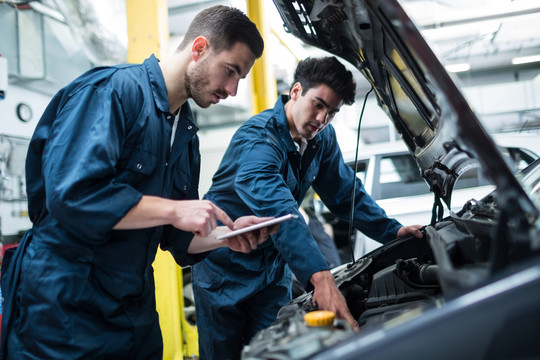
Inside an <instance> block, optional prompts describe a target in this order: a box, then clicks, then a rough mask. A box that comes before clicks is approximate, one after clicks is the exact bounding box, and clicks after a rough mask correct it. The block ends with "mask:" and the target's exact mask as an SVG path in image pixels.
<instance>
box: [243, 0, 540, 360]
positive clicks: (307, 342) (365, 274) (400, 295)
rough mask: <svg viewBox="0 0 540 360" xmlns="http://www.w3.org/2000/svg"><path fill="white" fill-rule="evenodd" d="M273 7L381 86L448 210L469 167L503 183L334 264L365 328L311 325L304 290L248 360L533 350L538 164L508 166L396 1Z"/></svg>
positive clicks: (261, 335) (501, 355) (290, 26)
mask: <svg viewBox="0 0 540 360" xmlns="http://www.w3.org/2000/svg"><path fill="white" fill-rule="evenodd" d="M274 2H275V4H276V6H277V8H278V9H279V11H280V13H281V16H282V18H283V21H284V24H285V28H286V29H287V30H288V31H290V32H291V33H293V34H294V35H296V36H297V37H299V38H300V39H302V40H304V41H305V42H306V43H308V44H311V45H315V46H317V47H319V48H322V49H324V50H327V51H329V52H331V53H333V54H335V55H337V56H340V57H342V58H344V59H346V60H347V61H349V62H351V63H352V64H353V65H354V66H356V68H358V70H359V71H360V72H361V73H362V74H363V75H364V76H365V77H366V79H367V80H368V81H369V82H370V83H371V84H372V85H373V88H374V92H375V94H376V96H377V100H378V103H379V105H380V106H381V108H382V109H383V110H384V111H385V112H386V113H387V114H388V116H389V117H390V119H391V120H392V121H393V123H394V124H395V126H396V128H397V130H398V131H399V132H400V133H401V135H402V137H403V140H404V142H405V143H406V145H407V147H408V149H409V151H410V153H411V155H412V156H413V158H414V159H415V160H416V162H417V164H418V167H419V169H420V171H421V174H422V176H423V178H424V179H425V180H426V182H427V183H428V184H429V186H430V188H431V190H432V191H433V192H434V193H435V194H436V195H437V196H438V197H439V198H441V199H443V200H444V201H445V202H446V203H447V205H448V206H450V198H451V190H452V188H453V185H454V183H455V182H456V179H457V178H458V177H459V176H460V175H461V174H463V173H464V172H466V171H467V170H469V169H471V168H477V169H479V171H482V172H483V175H484V176H485V177H487V178H488V179H490V180H491V182H492V183H493V185H495V187H496V189H495V190H494V191H493V192H491V193H490V194H488V195H487V196H485V197H483V198H482V199H480V200H475V199H473V200H469V201H467V202H466V203H465V204H464V206H463V208H462V209H461V210H459V211H457V212H450V215H449V216H447V217H445V218H442V219H439V220H436V221H432V224H430V225H428V226H426V227H424V228H422V229H421V231H422V233H423V237H422V238H417V237H414V236H405V237H400V238H397V239H395V240H393V241H391V242H388V243H386V244H384V245H382V246H380V247H378V248H376V249H375V250H373V251H371V252H368V253H366V254H364V255H363V256H362V257H361V258H360V259H358V260H355V261H352V262H350V263H347V264H343V265H341V266H338V267H336V268H334V269H332V275H333V277H334V279H335V282H336V285H337V287H338V289H339V291H340V292H341V294H342V295H343V297H344V298H345V301H346V302H347V306H348V308H349V310H350V312H351V315H352V316H353V318H354V319H356V321H357V323H358V326H359V328H360V331H359V332H355V331H354V330H352V327H351V326H350V325H349V324H348V323H346V322H345V321H343V320H342V319H334V321H333V323H332V324H331V325H330V326H313V324H308V322H307V321H306V320H305V315H306V314H308V313H310V312H313V311H316V310H318V308H317V306H316V304H314V301H313V299H314V296H313V295H314V292H313V291H309V292H303V293H302V294H300V295H298V296H296V297H295V298H294V300H292V301H291V302H290V303H288V304H286V305H285V306H283V307H282V308H281V309H280V311H279V313H278V315H277V318H276V320H275V321H274V322H273V323H272V324H271V325H270V326H269V327H267V328H266V329H263V330H261V331H259V332H258V333H257V334H256V336H255V337H254V338H253V339H252V340H251V341H250V343H249V344H248V345H246V346H245V347H244V349H243V351H242V359H244V360H268V359H292V360H305V359H321V360H323V359H341V360H348V359H350V360H353V359H363V360H367V359H398V358H399V359H400V358H407V359H417V358H422V359H507V358H512V359H513V358H523V359H524V358H539V356H540V350H539V348H538V333H539V332H540V321H538V316H539V314H540V220H539V216H538V215H539V210H538V208H539V204H540V160H536V161H535V162H533V163H532V164H531V165H529V166H528V167H527V168H525V169H524V170H522V171H521V172H520V173H519V174H518V175H514V173H513V171H512V170H511V168H510V166H509V165H508V164H507V163H506V160H505V158H504V157H503V155H502V154H501V152H500V151H499V150H498V148H497V146H496V145H495V142H494V141H493V140H492V138H491V137H490V136H489V135H488V134H487V132H486V131H485V130H484V128H483V127H482V126H481V124H480V122H479V121H478V119H477V117H476V116H475V114H474V113H473V111H472V110H471V108H470V107H469V105H468V104H467V102H466V101H465V99H464V98H463V96H462V95H461V93H460V91H459V90H458V88H457V87H456V85H455V84H454V82H453V80H452V79H451V78H450V77H449V75H448V73H447V72H446V71H445V69H444V68H443V66H442V65H441V64H440V62H439V60H437V58H436V56H435V55H434V54H433V52H432V51H431V49H430V48H429V46H428V45H427V44H426V42H425V41H424V39H423V38H422V36H421V34H420V33H419V31H418V30H417V28H416V27H415V26H414V24H413V23H412V22H411V20H410V19H409V18H408V16H407V15H406V14H405V12H404V11H403V9H402V8H401V6H400V5H399V3H398V2H397V1H396V0H341V1H340V0H324V1H322V0H320V1H313V0H303V1H285V0H274ZM516 176H517V177H516ZM518 179H519V180H518ZM456 344H458V345H456Z"/></svg>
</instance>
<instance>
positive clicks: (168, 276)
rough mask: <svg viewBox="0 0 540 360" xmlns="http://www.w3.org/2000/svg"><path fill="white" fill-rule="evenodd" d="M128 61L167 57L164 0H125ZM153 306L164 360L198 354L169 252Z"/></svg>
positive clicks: (159, 269) (158, 272) (157, 269)
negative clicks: (154, 56) (160, 336)
mask: <svg viewBox="0 0 540 360" xmlns="http://www.w3.org/2000/svg"><path fill="white" fill-rule="evenodd" d="M126 16H127V27H128V56H127V60H128V62H129V63H141V62H143V61H144V59H146V58H147V57H148V56H150V54H152V53H153V54H155V55H156V57H157V58H158V59H163V58H164V57H165V56H167V51H168V43H169V20H168V19H169V17H168V16H169V14H168V7H167V0H126ZM153 266H154V278H155V283H156V308H157V311H158V313H159V323H160V327H161V333H162V336H163V359H166V360H182V359H184V356H185V357H194V356H198V355H199V348H198V337H197V336H198V335H197V329H196V327H194V326H192V325H190V324H189V323H188V322H187V320H186V319H185V317H184V311H183V309H184V301H183V300H184V298H183V294H182V286H183V285H182V269H181V268H180V267H179V266H178V265H177V264H176V262H175V261H174V259H173V257H172V256H171V254H170V253H169V252H164V251H161V250H158V253H157V254H156V259H155V260H154V264H153Z"/></svg>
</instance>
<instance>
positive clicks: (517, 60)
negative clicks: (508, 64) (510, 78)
mask: <svg viewBox="0 0 540 360" xmlns="http://www.w3.org/2000/svg"><path fill="white" fill-rule="evenodd" d="M537 61H540V55H532V56H521V57H515V58H513V59H512V64H514V65H519V64H527V63H532V62H537Z"/></svg>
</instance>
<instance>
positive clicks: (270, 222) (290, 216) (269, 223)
mask: <svg viewBox="0 0 540 360" xmlns="http://www.w3.org/2000/svg"><path fill="white" fill-rule="evenodd" d="M296 218H298V215H295V214H287V215H283V216H280V217H277V218H274V219H271V220H268V221H263V222H261V223H258V224H255V225H251V226H246V227H245V228H242V229H238V230H233V231H231V232H228V233H226V234H222V235H218V236H217V237H216V239H217V240H223V239H229V238H231V237H235V236H237V235H240V234H244V233H247V232H250V231H253V230H257V229H262V228H264V227H268V226H272V225H275V224H279V223H282V222H284V221H287V220H291V219H296Z"/></svg>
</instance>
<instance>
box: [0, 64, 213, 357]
mask: <svg viewBox="0 0 540 360" xmlns="http://www.w3.org/2000/svg"><path fill="white" fill-rule="evenodd" d="M170 119H173V120H174V115H173V114H171V112H170V109H169V102H168V97H167V89H166V87H165V81H164V79H163V74H162V72H161V69H160V67H159V63H158V60H157V59H156V58H155V57H154V56H151V57H150V58H148V59H146V60H145V61H144V63H143V64H138V65H121V66H114V67H101V68H95V69H93V70H90V71H88V72H86V73H85V74H83V75H81V76H80V77H79V78H78V79H76V80H75V81H74V82H72V83H71V84H69V85H67V86H66V87H65V88H63V89H62V90H60V91H59V93H58V94H56V95H55V97H54V98H53V99H52V101H51V103H50V104H49V106H48V107H47V109H46V110H45V112H44V114H43V116H42V118H41V119H40V121H39V123H38V125H37V127H36V129H35V132H34V135H33V137H32V140H31V142H30V146H29V151H28V156H27V161H26V176H27V193H28V204H29V214H30V218H31V220H32V222H33V227H32V229H31V230H29V231H28V232H27V233H26V234H25V236H24V238H23V239H22V241H21V243H20V244H19V246H18V248H17V250H16V252H14V253H12V254H8V256H6V258H5V261H4V263H3V267H2V291H3V296H4V308H3V314H2V315H3V316H2V344H1V346H2V349H1V352H2V354H3V356H4V359H8V358H9V359H18V360H20V359H161V358H162V352H163V344H162V338H161V331H160V328H159V320H158V314H157V312H156V302H155V288H154V277H153V269H152V263H153V261H154V258H155V255H156V251H157V248H158V246H161V248H162V249H164V250H169V251H171V253H172V254H173V256H174V257H175V259H176V261H177V262H180V260H182V261H183V265H187V264H191V263H193V262H195V261H198V260H200V259H201V258H202V257H203V256H204V254H203V255H198V256H189V255H188V254H187V248H188V246H189V244H190V242H191V240H192V237H193V234H192V233H189V232H183V231H180V230H178V229H175V228H173V227H171V226H160V227H154V228H147V229H141V230H113V227H114V226H115V225H116V224H117V223H118V222H119V221H120V219H122V218H123V217H124V216H125V215H126V214H127V213H128V212H129V211H130V210H131V209H132V208H133V207H134V206H135V205H136V204H137V203H138V202H139V201H140V200H141V197H142V196H143V195H154V196H160V197H164V198H171V199H197V198H198V182H199V172H200V154H199V140H198V137H197V135H196V132H197V130H198V128H197V127H196V125H195V123H194V121H193V116H192V113H191V109H190V107H189V105H188V104H187V103H186V104H184V105H183V106H182V107H181V108H180V115H179V121H178V126H177V130H176V138H175V142H174V144H173V146H172V147H171V146H170V139H171V133H172V128H171V126H170V125H169V123H168V121H167V120H170Z"/></svg>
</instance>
